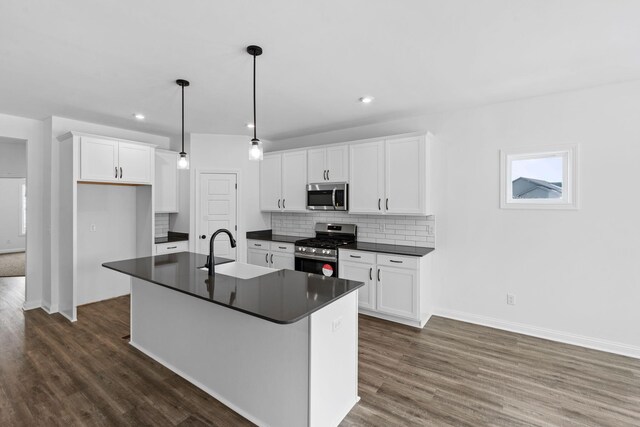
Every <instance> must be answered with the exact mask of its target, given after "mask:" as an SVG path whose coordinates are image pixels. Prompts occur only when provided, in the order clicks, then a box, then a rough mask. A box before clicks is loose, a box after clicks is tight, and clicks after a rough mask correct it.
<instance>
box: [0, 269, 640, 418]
mask: <svg viewBox="0 0 640 427" xmlns="http://www.w3.org/2000/svg"><path fill="white" fill-rule="evenodd" d="M23 290H24V279H4V278H0V426H13V425H24V426H37V425H43V426H45V425H46V426H55V425H64V426H70V425H154V426H160V425H178V426H186V425H219V426H237V425H240V426H241V425H250V423H249V422H247V421H246V420H244V419H243V418H242V417H240V416H239V415H237V414H236V413H234V412H233V411H231V410H230V409H228V408H226V407H225V406H223V405H222V404H220V403H219V402H217V401H216V400H215V399H213V398H212V397H210V396H209V395H207V394H206V393H204V392H202V391H200V390H199V389H198V388H196V387H195V386H192V385H191V384H189V383H188V382H187V381H185V380H183V379H181V378H180V377H178V376H176V375H175V374H173V373H172V372H171V371H169V370H168V369H166V368H164V367H162V366H161V365H159V364H158V363H156V362H154V361H153V360H151V359H149V358H148V357H146V356H144V355H143V354H142V353H140V352H138V351H136V350H135V349H133V348H131V347H130V346H129V345H127V341H126V340H125V339H123V338H122V337H124V336H126V335H127V334H128V333H129V300H128V297H122V298H117V299H113V300H109V301H105V302H100V303H96V304H91V305H87V306H83V307H81V308H80V309H79V313H78V319H79V321H78V322H77V323H76V324H70V323H69V322H68V321H67V320H66V319H64V318H63V317H62V316H60V315H52V316H49V315H47V314H46V313H45V312H44V311H42V310H32V311H29V312H23V311H22V310H21V305H22V301H23V299H24V291H23ZM359 333H360V396H361V398H362V400H361V401H360V403H358V405H356V407H355V408H354V409H353V410H352V411H351V413H350V414H349V415H348V416H347V418H346V419H345V420H344V421H343V423H342V425H344V426H364V425H366V426H391V425H434V426H447V425H451V426H524V425H526V426H530V425H536V426H538V425H540V426H541V425H545V426H548V425H558V426H585V425H586V426H639V425H640V360H635V359H631V358H626V357H622V356H616V355H611V354H608V353H602V352H598V351H594V350H588V349H583V348H580V347H574V346H570V345H564V344H558V343H553V342H550V341H545V340H541V339H537V338H532V337H527V336H523V335H518V334H514V333H510V332H504V331H499V330H495V329H491V328H485V327H481V326H476V325H472V324H468V323H462V322H457V321H453V320H448V319H444V318H438V317H434V318H432V319H431V320H430V321H429V323H428V325H427V327H426V328H425V329H423V330H416V329H413V328H409V327H405V326H400V325H396V324H392V323H388V322H384V321H381V320H377V319H373V318H370V317H365V316H361V318H360V332H359Z"/></svg>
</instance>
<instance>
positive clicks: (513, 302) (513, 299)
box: [507, 294, 516, 305]
mask: <svg viewBox="0 0 640 427" xmlns="http://www.w3.org/2000/svg"><path fill="white" fill-rule="evenodd" d="M507 304H509V305H516V296H515V295H513V294H507Z"/></svg>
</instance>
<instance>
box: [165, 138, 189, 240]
mask: <svg viewBox="0 0 640 427" xmlns="http://www.w3.org/2000/svg"><path fill="white" fill-rule="evenodd" d="M184 149H185V152H186V153H187V154H188V155H189V159H191V158H192V156H191V143H190V135H185V137H184ZM171 150H173V151H177V152H178V153H179V152H180V151H182V138H181V137H179V138H175V139H172V140H171ZM190 187H191V183H190V172H189V170H180V171H178V213H177V214H170V215H169V230H171V231H177V232H181V233H189V227H190V224H191V203H190V195H191V191H190ZM190 237H191V236H190Z"/></svg>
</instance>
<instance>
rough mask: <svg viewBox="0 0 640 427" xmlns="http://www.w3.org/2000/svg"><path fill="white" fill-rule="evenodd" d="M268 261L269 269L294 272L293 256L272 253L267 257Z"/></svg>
mask: <svg viewBox="0 0 640 427" xmlns="http://www.w3.org/2000/svg"><path fill="white" fill-rule="evenodd" d="M269 261H270V262H271V265H270V267H271V268H277V269H278V270H282V269H284V270H295V256H294V255H293V254H287V253H284V252H272V253H271V255H269Z"/></svg>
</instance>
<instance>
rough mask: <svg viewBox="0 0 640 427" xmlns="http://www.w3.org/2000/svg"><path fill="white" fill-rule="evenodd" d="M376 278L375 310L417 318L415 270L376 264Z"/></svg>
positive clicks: (416, 276)
mask: <svg viewBox="0 0 640 427" xmlns="http://www.w3.org/2000/svg"><path fill="white" fill-rule="evenodd" d="M377 278H378V286H377V287H378V292H377V310H378V311H379V312H380V313H386V314H391V315H394V316H399V317H406V318H410V319H417V318H418V316H417V311H418V306H417V304H418V301H417V289H418V282H417V279H418V274H417V271H416V270H414V269H404V268H395V267H387V266H380V265H378V271H377Z"/></svg>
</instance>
